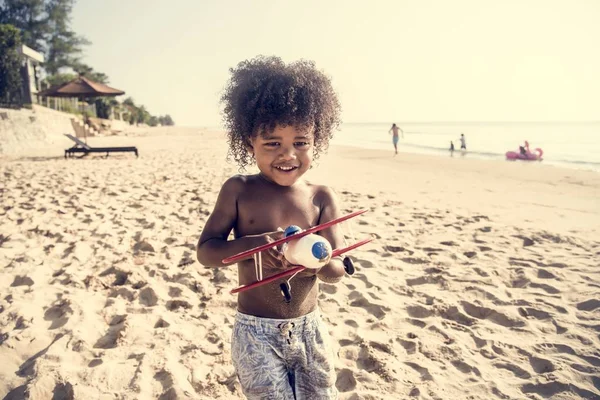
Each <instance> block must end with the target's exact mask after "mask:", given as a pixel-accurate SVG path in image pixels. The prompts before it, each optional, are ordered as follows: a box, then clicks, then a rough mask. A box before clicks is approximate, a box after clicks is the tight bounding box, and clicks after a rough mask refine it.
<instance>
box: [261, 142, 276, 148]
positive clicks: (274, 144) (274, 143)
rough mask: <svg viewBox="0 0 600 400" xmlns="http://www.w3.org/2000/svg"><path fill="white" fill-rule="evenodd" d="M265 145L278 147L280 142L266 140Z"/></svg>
mask: <svg viewBox="0 0 600 400" xmlns="http://www.w3.org/2000/svg"><path fill="white" fill-rule="evenodd" d="M264 145H265V146H266V147H277V146H279V142H265V143H264Z"/></svg>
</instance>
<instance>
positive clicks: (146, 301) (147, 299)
mask: <svg viewBox="0 0 600 400" xmlns="http://www.w3.org/2000/svg"><path fill="white" fill-rule="evenodd" d="M139 301H140V304H142V305H144V306H146V307H152V306H155V305H156V304H157V303H158V296H157V295H156V292H155V291H154V289H152V288H151V287H145V288H144V289H142V290H141V291H140V296H139Z"/></svg>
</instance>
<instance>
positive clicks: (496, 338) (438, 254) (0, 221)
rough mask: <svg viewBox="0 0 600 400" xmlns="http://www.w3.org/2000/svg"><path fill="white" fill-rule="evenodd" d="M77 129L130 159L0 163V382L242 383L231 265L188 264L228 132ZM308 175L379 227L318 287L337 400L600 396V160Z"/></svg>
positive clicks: (87, 391)
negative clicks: (234, 346) (126, 149)
mask: <svg viewBox="0 0 600 400" xmlns="http://www.w3.org/2000/svg"><path fill="white" fill-rule="evenodd" d="M89 143H90V144H91V145H97V146H102V145H135V146H138V148H139V149H140V158H139V159H136V158H135V157H133V156H131V155H128V154H124V155H114V156H110V157H109V158H108V159H104V158H102V157H99V156H96V157H94V156H90V157H87V158H86V159H81V160H64V159H63V158H62V155H63V153H62V150H64V148H65V147H67V146H69V143H68V141H66V142H65V143H59V144H57V145H56V146H54V147H48V148H46V149H45V150H44V151H39V152H32V153H31V154H26V155H20V156H12V157H6V156H5V157H3V158H0V176H1V181H0V196H1V199H2V202H1V208H0V360H1V362H0V397H2V398H5V399H20V398H29V399H51V398H55V399H71V398H75V399H157V398H160V399H183V398H197V399H212V398H224V399H229V398H231V399H236V398H243V396H242V394H241V390H240V387H239V383H238V382H237V379H236V377H235V374H234V370H233V367H232V365H231V362H230V357H231V354H230V335H231V326H232V323H233V316H234V312H235V301H236V299H235V296H233V295H230V294H229V290H230V289H231V288H233V287H235V286H236V285H237V280H236V272H235V269H234V268H222V269H207V268H204V267H203V266H201V265H200V264H199V263H198V262H197V261H196V259H195V245H196V242H197V240H198V237H199V233H200V231H201V229H202V226H203V223H204V221H206V218H207V216H208V215H209V213H210V212H211V210H212V207H213V205H214V202H215V200H216V196H217V194H218V190H219V188H220V185H221V184H222V182H223V181H224V180H225V179H227V177H229V176H231V175H232V174H235V173H236V172H237V167H236V166H234V165H232V164H227V163H226V162H225V153H226V144H225V143H224V141H223V139H222V135H220V134H218V133H215V132H208V131H202V130H198V129H184V128H170V129H164V128H163V129H151V130H148V131H137V132H136V133H135V134H130V135H129V136H126V137H106V138H101V137H100V138H93V139H89ZM390 147H391V145H390ZM308 178H309V179H311V180H313V181H319V182H322V183H326V184H330V185H332V186H333V187H334V189H335V190H336V191H337V192H338V194H339V197H340V200H341V203H342V209H343V210H344V211H345V212H350V211H354V210H357V209H361V208H368V209H369V212H368V213H366V214H364V215H363V216H360V217H358V218H357V219H356V220H355V221H354V222H353V223H352V224H348V225H346V226H345V230H346V232H347V235H348V236H349V237H355V238H356V239H360V238H363V237H366V236H369V235H372V236H374V237H375V238H376V240H375V241H374V242H372V243H371V244H369V245H367V246H365V247H362V248H359V249H357V250H355V251H354V252H353V256H354V259H355V260H356V266H357V272H356V274H355V275H354V276H352V277H349V276H347V277H345V278H344V279H343V280H342V281H341V282H340V283H338V284H337V285H326V284H321V285H320V289H321V294H320V296H319V304H320V307H321V309H322V311H323V314H324V319H325V321H326V323H327V325H328V326H329V329H330V332H331V335H332V337H333V339H334V343H335V351H336V353H337V355H338V359H337V361H336V369H337V383H336V384H337V387H338V389H339V391H340V398H341V399H400V398H414V399H494V398H499V399H523V398H529V399H542V398H553V399H580V398H587V399H593V398H600V350H598V349H599V348H600V270H599V268H600V267H599V264H600V263H599V260H600V235H599V229H600V174H598V173H594V172H588V171H578V170H567V169H561V168H556V167H551V166H545V165H543V163H542V164H539V163H535V164H525V163H508V162H496V161H480V160H471V159H469V158H468V156H467V157H461V156H460V154H457V153H455V156H454V157H453V158H450V157H429V156H423V155H413V154H399V155H398V156H396V157H394V156H393V154H392V151H391V149H390V151H389V152H382V151H364V150H359V149H352V148H343V147H332V148H331V149H330V152H329V154H326V155H323V157H322V159H321V160H320V161H319V165H317V166H316V167H315V168H314V169H313V170H311V171H310V172H309V173H308Z"/></svg>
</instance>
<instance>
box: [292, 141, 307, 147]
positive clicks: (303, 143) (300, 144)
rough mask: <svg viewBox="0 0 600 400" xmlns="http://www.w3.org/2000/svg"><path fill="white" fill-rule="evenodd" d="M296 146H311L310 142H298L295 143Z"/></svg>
mask: <svg viewBox="0 0 600 400" xmlns="http://www.w3.org/2000/svg"><path fill="white" fill-rule="evenodd" d="M294 146H296V147H306V146H310V142H296V143H294Z"/></svg>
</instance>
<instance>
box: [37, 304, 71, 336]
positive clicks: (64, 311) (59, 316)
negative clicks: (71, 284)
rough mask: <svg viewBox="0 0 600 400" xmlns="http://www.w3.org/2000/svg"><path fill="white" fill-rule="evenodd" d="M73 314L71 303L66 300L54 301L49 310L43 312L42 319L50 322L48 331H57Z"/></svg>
mask: <svg viewBox="0 0 600 400" xmlns="http://www.w3.org/2000/svg"><path fill="white" fill-rule="evenodd" d="M71 314H73V309H72V308H71V302H70V301H69V300H66V299H62V300H58V301H56V302H55V303H54V304H53V305H52V306H51V307H50V308H48V309H47V310H46V311H45V312H44V319H45V320H46V321H52V324H51V325H50V327H49V328H48V329H57V328H60V327H62V326H64V325H65V324H66V323H67V322H69V318H70V316H71Z"/></svg>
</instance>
